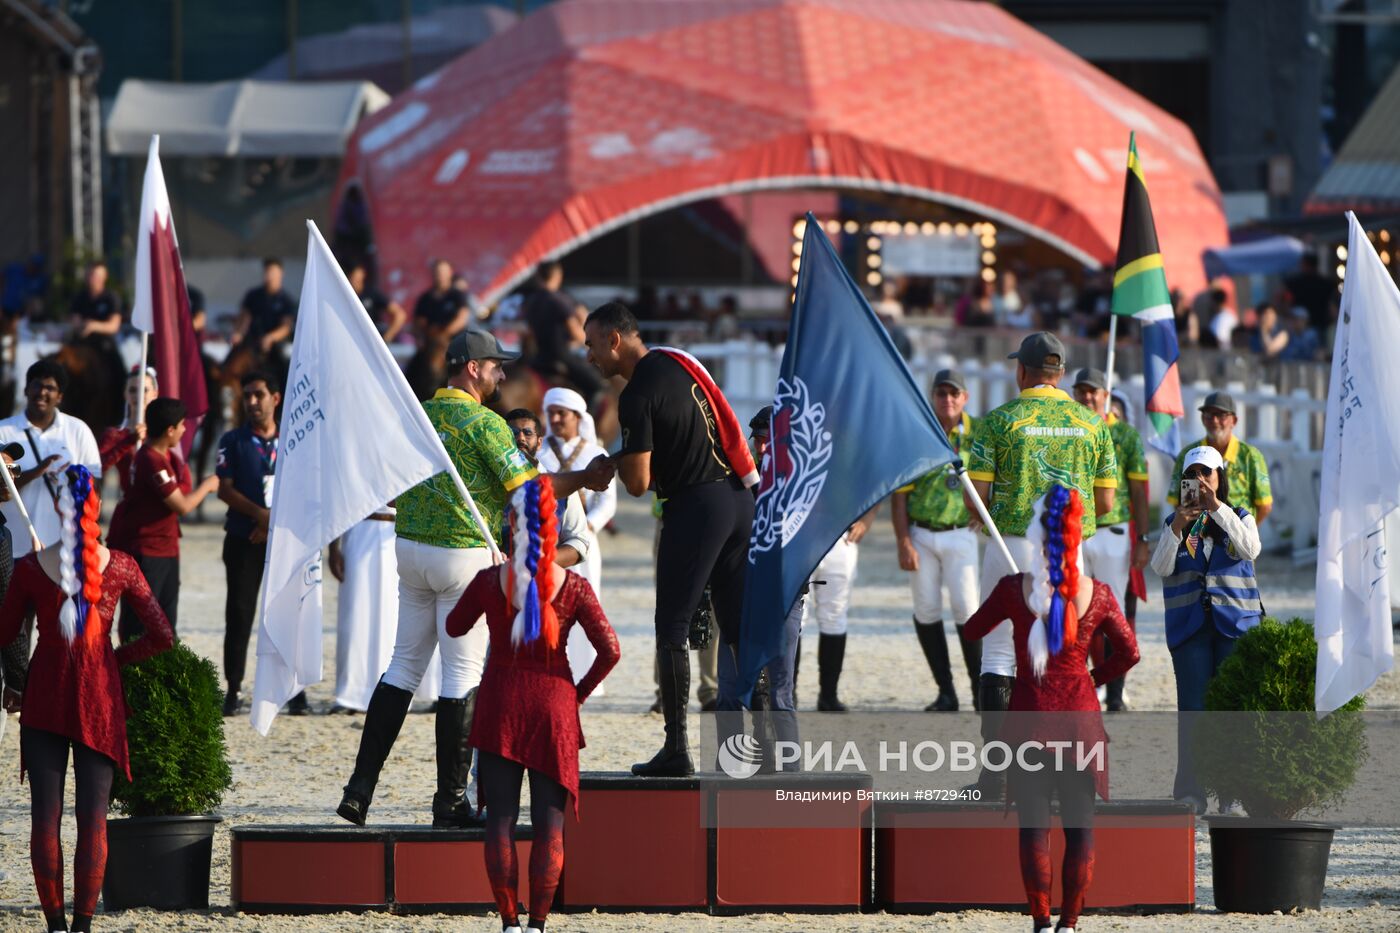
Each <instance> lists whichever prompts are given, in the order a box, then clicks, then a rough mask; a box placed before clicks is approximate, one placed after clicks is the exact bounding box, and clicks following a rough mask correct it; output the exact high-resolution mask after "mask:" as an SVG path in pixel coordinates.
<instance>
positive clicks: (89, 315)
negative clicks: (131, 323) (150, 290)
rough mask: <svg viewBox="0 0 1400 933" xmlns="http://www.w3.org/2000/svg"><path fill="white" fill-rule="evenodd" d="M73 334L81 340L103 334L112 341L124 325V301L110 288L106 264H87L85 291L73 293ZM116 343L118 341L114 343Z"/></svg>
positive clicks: (100, 262) (71, 308) (71, 307)
mask: <svg viewBox="0 0 1400 933" xmlns="http://www.w3.org/2000/svg"><path fill="white" fill-rule="evenodd" d="M69 310H70V311H71V312H72V315H73V336H75V337H76V338H78V339H79V340H86V339H87V338H88V337H93V336H101V337H106V338H108V342H111V341H112V339H113V338H115V337H116V335H117V332H118V331H119V330H121V327H122V300H121V298H119V297H118V296H117V293H116V292H114V291H112V290H111V289H109V288H108V287H107V264H106V263H105V262H102V261H101V260H99V261H97V262H94V263H93V264H92V265H90V266H88V270H87V282H86V284H85V285H84V287H83V290H82V291H80V292H79V293H78V294H76V295H74V296H73V303H72V305H71V306H70V309H69ZM114 345H115V344H114Z"/></svg>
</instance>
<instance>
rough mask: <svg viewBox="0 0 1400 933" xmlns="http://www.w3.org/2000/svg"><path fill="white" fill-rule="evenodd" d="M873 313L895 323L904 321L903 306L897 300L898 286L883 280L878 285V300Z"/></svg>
mask: <svg viewBox="0 0 1400 933" xmlns="http://www.w3.org/2000/svg"><path fill="white" fill-rule="evenodd" d="M875 313H876V314H878V315H880V317H881V318H889V319H890V320H892V321H894V322H896V323H898V322H900V321H902V320H904V305H903V304H902V303H901V302H900V300H899V286H898V285H897V284H896V283H895V282H893V281H891V280H889V279H885V280H884V281H883V282H882V283H880V300H879V301H877V302H875Z"/></svg>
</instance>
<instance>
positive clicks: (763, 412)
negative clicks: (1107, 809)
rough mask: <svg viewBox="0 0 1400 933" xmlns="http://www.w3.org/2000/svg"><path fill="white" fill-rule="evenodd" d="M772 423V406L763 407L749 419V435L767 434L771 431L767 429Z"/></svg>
mask: <svg viewBox="0 0 1400 933" xmlns="http://www.w3.org/2000/svg"><path fill="white" fill-rule="evenodd" d="M772 423H773V406H772V405H764V406H763V407H762V408H760V409H759V410H758V414H756V415H754V416H753V417H752V418H750V419H749V433H750V434H768V433H769V432H770V431H771V430H772V428H770V427H769V426H770V425H771V424H772Z"/></svg>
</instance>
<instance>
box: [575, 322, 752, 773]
mask: <svg viewBox="0 0 1400 933" xmlns="http://www.w3.org/2000/svg"><path fill="white" fill-rule="evenodd" d="M584 333H585V337H586V340H587V344H588V353H589V358H590V359H591V360H592V361H593V363H594V365H596V366H597V367H598V369H599V370H600V371H601V372H602V374H603V375H604V376H605V377H612V376H621V377H622V378H623V379H625V380H627V387H626V388H625V389H623V390H622V395H621V397H620V398H619V399H618V417H619V420H620V421H621V425H622V450H621V452H620V453H619V459H618V475H619V476H620V478H621V479H622V483H623V485H624V486H626V487H627V491H628V492H629V493H631V494H632V495H633V496H642V495H645V494H646V493H647V491H648V490H649V489H654V490H655V491H656V495H657V497H658V498H659V499H661V500H662V519H661V540H660V543H659V545H658V548H657V556H656V663H657V667H658V670H659V671H660V678H661V712H662V715H663V716H664V717H665V719H666V742H665V744H664V745H663V746H662V747H661V750H660V751H659V752H657V753H656V756H655V757H653V758H652V759H651V761H649V762H646V763H644V764H637V765H633V766H632V773H633V774H636V775H641V776H646V777H662V776H683V775H687V774H691V773H693V772H694V766H693V764H692V763H691V760H690V752H689V751H688V750H687V747H686V730H685V710H686V702H687V700H688V698H689V695H690V654H689V651H688V630H689V625H690V618H691V616H692V615H694V613H695V608H696V606H697V605H698V604H699V602H700V597H701V594H702V593H703V592H704V590H705V586H706V585H707V584H708V585H709V587H710V594H711V600H712V603H713V605H714V610H715V618H716V621H717V622H718V624H719V630H720V638H721V646H720V656H721V657H720V684H719V702H718V708H719V709H720V710H737V709H739V703H738V700H737V697H736V696H735V684H734V679H735V675H736V674H737V668H736V665H735V664H734V663H733V654H732V652H733V651H734V650H735V649H736V647H737V645H738V641H739V618H740V615H741V613H742V611H743V603H744V571H745V569H746V568H747V566H748V551H749V533H750V528H751V526H752V524H753V510H754V500H753V495H752V494H750V493H749V492H748V490H746V489H745V488H744V485H743V482H742V481H741V478H740V477H739V476H738V475H736V472H735V465H734V464H731V463H730V460H729V458H728V456H726V453H725V449H724V446H723V445H722V444H721V442H720V440H719V430H718V426H717V425H718V421H717V419H716V413H715V411H714V410H713V409H712V407H711V402H710V398H709V397H707V396H706V394H705V392H704V391H703V389H702V387H701V385H700V383H698V382H697V381H696V379H695V378H693V377H692V376H691V374H690V371H689V370H688V369H687V368H686V366H685V365H683V364H682V363H681V362H680V361H679V360H678V359H677V358H676V357H674V356H672V355H670V354H668V353H663V352H659V351H658V352H650V351H648V349H647V346H646V344H644V343H642V338H641V334H640V333H639V332H638V329H637V319H636V317H634V316H633V315H632V312H631V311H629V310H627V308H625V307H623V306H622V305H621V304H618V303H616V302H610V303H609V304H605V305H603V306H602V307H601V308H599V309H598V310H596V311H594V312H593V313H592V314H591V315H589V317H588V321H587V323H586V324H585V325H584ZM717 403H723V396H720V397H719V398H718V399H717ZM724 404H726V405H727V403H724ZM745 459H747V457H745ZM726 651H729V652H731V654H730V657H729V658H728V659H726V658H725V657H724V655H725V652H726Z"/></svg>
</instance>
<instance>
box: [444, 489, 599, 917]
mask: <svg viewBox="0 0 1400 933" xmlns="http://www.w3.org/2000/svg"><path fill="white" fill-rule="evenodd" d="M509 518H510V531H511V535H510V537H511V541H512V544H513V546H512V548H511V559H510V561H509V562H508V563H505V564H503V565H501V566H500V567H489V568H487V569H486V570H483V571H481V573H479V574H477V575H476V577H475V578H474V579H473V580H472V582H471V584H470V585H468V586H467V589H466V592H464V593H463V594H462V598H461V600H459V601H458V603H457V606H456V608H454V609H453V610H452V612H451V613H450V614H448V616H447V622H446V627H447V634H448V635H451V636H453V637H461V636H462V635H465V634H466V633H467V631H468V630H469V629H471V627H472V626H473V625H475V624H476V621H477V620H478V619H479V618H481V616H482V615H483V614H485V616H486V624H487V626H488V627H489V628H490V630H491V651H490V653H489V654H488V655H487V659H486V672H485V673H484V674H483V675H482V678H481V687H480V688H479V689H478V690H477V694H476V710H475V712H474V713H473V715H472V729H471V736H470V738H469V740H468V743H469V744H470V745H471V746H472V747H473V748H475V749H476V750H477V751H478V753H479V754H480V759H479V761H480V765H479V774H478V779H479V781H480V787H481V802H482V803H484V804H485V805H486V873H487V875H488V876H489V877H490V879H491V889H492V891H493V892H494V893H495V896H496V905H497V907H498V908H499V909H500V911H501V925H502V927H503V928H504V929H505V930H507V931H509V933H520V920H519V909H520V908H519V900H518V898H517V894H516V892H517V890H518V879H519V869H518V867H517V863H516V858H515V823H516V820H517V818H518V817H519V814H520V785H521V781H522V779H523V777H524V774H525V772H526V771H527V770H528V771H529V772H530V823H531V827H532V828H533V830H534V836H533V838H532V841H531V844H530V927H529V929H530V930H532V931H543V930H544V924H545V919H546V918H547V917H548V916H549V905H550V903H551V902H552V901H553V900H554V891H555V888H557V887H558V886H559V873H560V870H561V869H562V868H563V867H564V808H565V806H566V805H567V804H568V803H569V802H570V801H572V803H573V806H574V810H575V812H577V810H578V750H579V749H580V748H583V747H584V741H583V730H582V728H581V727H580V725H579V715H578V711H579V707H580V706H582V705H583V701H584V700H586V699H588V695H589V694H590V693H592V692H593V690H594V688H596V687H597V686H598V684H599V683H601V682H602V680H603V678H604V677H606V676H607V675H608V672H609V671H611V670H612V669H613V666H614V665H616V664H617V660H618V658H619V657H620V656H621V652H620V650H619V649H618V645H617V636H616V635H615V634H614V633H613V630H612V626H611V625H609V624H608V620H607V617H606V616H604V615H603V610H602V608H601V607H600V606H599V605H598V599H597V597H596V596H594V595H593V589H592V587H590V586H589V585H588V581H586V580H584V579H583V577H580V576H578V575H577V574H575V573H573V572H571V571H568V570H563V569H562V568H560V567H557V566H555V564H554V549H555V547H556V545H557V539H558V533H559V532H558V519H557V516H556V512H555V500H554V491H553V487H552V486H551V484H550V481H549V478H548V477H546V476H541V477H539V478H538V479H534V480H531V481H529V482H527V483H525V484H524V485H523V486H521V487H520V488H518V489H517V490H516V491H515V493H514V495H513V497H512V500H511V510H510V516H509ZM532 568H534V570H533V572H532ZM574 623H578V624H579V625H581V626H583V630H584V633H585V634H586V635H587V636H588V640H589V642H590V643H591V644H592V645H593V649H594V650H595V651H596V652H597V653H598V654H597V657H596V658H595V659H594V661H593V666H592V667H590V668H589V669H588V673H587V674H586V675H584V677H583V679H582V680H580V681H579V682H578V685H577V686H575V685H574V677H573V673H572V672H571V671H570V669H569V658H568V655H567V654H566V652H565V645H567V644H568V640H569V629H570V627H571V626H573V625H574Z"/></svg>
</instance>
